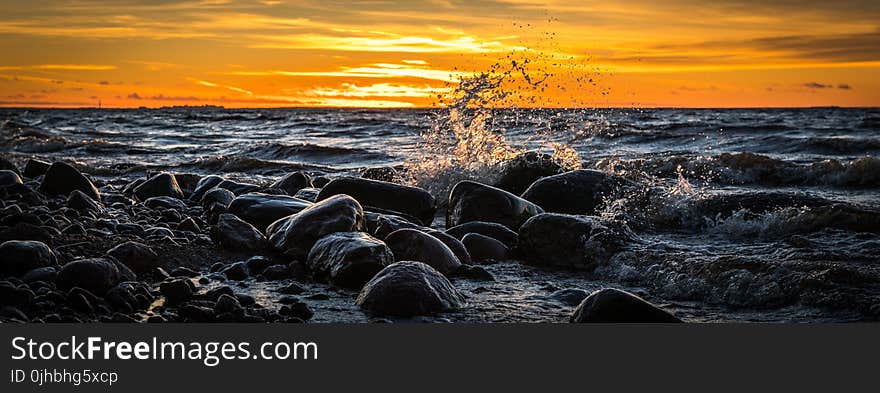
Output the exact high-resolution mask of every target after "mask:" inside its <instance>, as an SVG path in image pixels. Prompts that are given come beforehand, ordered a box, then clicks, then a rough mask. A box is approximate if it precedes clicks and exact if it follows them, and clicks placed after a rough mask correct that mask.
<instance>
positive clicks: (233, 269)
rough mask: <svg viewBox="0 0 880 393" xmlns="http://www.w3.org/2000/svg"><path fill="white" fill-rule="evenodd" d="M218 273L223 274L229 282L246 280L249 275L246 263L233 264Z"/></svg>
mask: <svg viewBox="0 0 880 393" xmlns="http://www.w3.org/2000/svg"><path fill="white" fill-rule="evenodd" d="M220 273H223V274H225V275H226V277H227V278H229V279H230V280H234V281H241V280H244V279H246V278H248V276H249V275H250V270H249V269H248V267H247V264H246V263H244V262H235V263H233V264H231V265H229V266H226V267H225V268H223V270H221V271H220Z"/></svg>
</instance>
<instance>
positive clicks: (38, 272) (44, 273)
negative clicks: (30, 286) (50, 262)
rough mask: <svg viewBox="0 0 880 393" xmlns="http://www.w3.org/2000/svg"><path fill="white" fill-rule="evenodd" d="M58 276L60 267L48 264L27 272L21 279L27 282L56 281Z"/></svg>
mask: <svg viewBox="0 0 880 393" xmlns="http://www.w3.org/2000/svg"><path fill="white" fill-rule="evenodd" d="M56 277H58V269H56V268H54V267H52V266H46V267H38V268H36V269H31V270H29V271H28V272H27V273H25V274H24V275H23V276H21V281H23V282H25V283H31V282H36V281H43V282H52V281H55V278H56Z"/></svg>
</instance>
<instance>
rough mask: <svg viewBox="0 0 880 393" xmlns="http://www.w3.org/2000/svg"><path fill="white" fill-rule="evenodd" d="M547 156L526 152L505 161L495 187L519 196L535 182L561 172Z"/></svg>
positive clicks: (549, 156)
mask: <svg viewBox="0 0 880 393" xmlns="http://www.w3.org/2000/svg"><path fill="white" fill-rule="evenodd" d="M563 171H564V169H562V167H561V166H559V164H557V163H556V162H554V161H553V157H552V156H551V155H549V154H545V153H540V152H536V151H527V152H525V153H522V154H520V155H518V156H516V157H514V158H513V159H512V160H510V161H507V162H506V163H505V165H504V167H503V168H502V169H501V176H499V178H498V181H496V182H495V187H498V188H500V189H502V190H504V191H507V192H510V193H512V194H516V195H520V194H522V193H523V191H525V190H526V189H527V188H529V186H530V185H532V183H534V182H535V181H536V180H538V179H540V178H542V177H547V176H553V175H556V174H559V173H561V172H563Z"/></svg>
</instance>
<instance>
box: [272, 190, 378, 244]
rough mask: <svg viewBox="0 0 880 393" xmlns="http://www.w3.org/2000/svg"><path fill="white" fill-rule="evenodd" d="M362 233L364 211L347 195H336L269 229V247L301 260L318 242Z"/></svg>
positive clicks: (277, 222) (274, 224)
mask: <svg viewBox="0 0 880 393" xmlns="http://www.w3.org/2000/svg"><path fill="white" fill-rule="evenodd" d="M363 230H364V211H363V209H362V208H361V205H360V204H359V203H358V202H357V201H356V200H354V198H352V197H350V196H348V195H335V196H332V197H330V198H328V199H324V200H322V201H320V202H318V203H315V204H314V205H312V206H309V207H307V208H305V209H303V210H302V211H301V212H299V213H296V214H293V215H291V216H288V217H285V218H282V219H280V220H278V221H275V222H274V223H272V225H269V227H268V228H267V229H266V233H268V234H269V243H270V244H271V245H272V247H274V248H275V250H277V251H279V252H282V253H284V254H285V255H287V256H290V257H293V258H297V259H300V260H303V259H305V258H306V257H307V256H308V253H309V251H310V250H311V249H312V246H313V245H314V244H315V242H317V241H318V239H320V238H322V237H324V236H326V235H329V234H331V233H335V232H353V231H363Z"/></svg>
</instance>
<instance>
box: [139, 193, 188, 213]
mask: <svg viewBox="0 0 880 393" xmlns="http://www.w3.org/2000/svg"><path fill="white" fill-rule="evenodd" d="M144 206H146V207H148V208H150V209H153V210H162V209H174V210H185V209H186V203H184V202H183V201H182V200H180V199H177V198H172V197H168V196H157V197H152V198H147V200H145V201H144Z"/></svg>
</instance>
